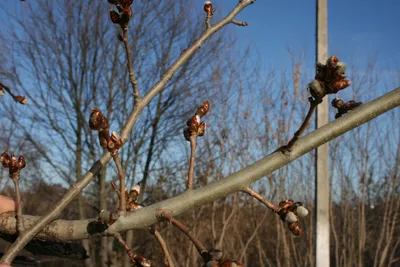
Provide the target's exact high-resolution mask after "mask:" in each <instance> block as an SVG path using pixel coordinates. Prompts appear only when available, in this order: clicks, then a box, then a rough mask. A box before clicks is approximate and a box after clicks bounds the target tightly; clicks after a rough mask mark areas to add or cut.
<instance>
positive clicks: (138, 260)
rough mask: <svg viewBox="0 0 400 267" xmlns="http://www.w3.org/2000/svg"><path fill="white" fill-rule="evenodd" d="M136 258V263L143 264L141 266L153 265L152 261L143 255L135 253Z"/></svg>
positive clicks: (148, 266)
mask: <svg viewBox="0 0 400 267" xmlns="http://www.w3.org/2000/svg"><path fill="white" fill-rule="evenodd" d="M134 260H135V262H136V263H138V264H141V265H139V266H143V267H150V266H151V261H150V260H148V259H146V258H145V257H144V256H142V255H135V257H134Z"/></svg>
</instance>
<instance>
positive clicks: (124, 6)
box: [108, 0, 133, 28]
mask: <svg viewBox="0 0 400 267" xmlns="http://www.w3.org/2000/svg"><path fill="white" fill-rule="evenodd" d="M108 2H109V3H110V4H112V5H115V6H116V8H117V10H118V12H117V11H115V10H110V18H111V21H112V22H113V23H115V24H119V25H120V26H121V28H127V27H128V23H129V20H130V19H131V17H132V8H131V5H132V4H133V0H108Z"/></svg>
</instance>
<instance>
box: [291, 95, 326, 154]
mask: <svg viewBox="0 0 400 267" xmlns="http://www.w3.org/2000/svg"><path fill="white" fill-rule="evenodd" d="M308 100H309V101H310V109H309V110H308V113H307V116H306V117H305V119H304V121H303V123H302V124H301V126H300V128H299V129H298V130H297V132H295V133H294V135H293V138H292V139H291V140H290V141H289V143H288V144H287V145H286V146H284V147H283V149H284V150H283V151H288V152H290V151H292V148H293V146H294V144H295V143H296V141H297V140H298V139H299V137H300V136H301V135H302V134H303V133H304V131H305V130H306V129H307V127H308V125H309V124H310V121H311V117H312V115H313V113H314V111H315V109H316V108H317V106H318V105H319V104H320V103H322V99H319V98H316V99H314V98H312V97H309V98H308Z"/></svg>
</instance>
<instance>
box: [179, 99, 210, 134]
mask: <svg viewBox="0 0 400 267" xmlns="http://www.w3.org/2000/svg"><path fill="white" fill-rule="evenodd" d="M209 110H210V102H208V101H206V102H204V103H203V104H201V106H200V107H199V108H198V109H197V111H196V113H195V115H194V116H193V117H192V118H191V119H189V120H188V121H187V122H186V125H187V126H188V127H186V128H185V129H184V131H183V135H184V136H185V139H186V140H187V141H190V136H193V135H195V136H203V135H204V133H205V131H206V123H205V122H201V121H200V118H202V117H204V116H205V115H206V114H207V112H208V111H209Z"/></svg>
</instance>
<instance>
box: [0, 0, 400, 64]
mask: <svg viewBox="0 0 400 267" xmlns="http://www.w3.org/2000/svg"><path fill="white" fill-rule="evenodd" d="M28 1H34V0H28ZM54 1H56V0H54ZM103 1H104V2H106V0H103ZM136 1H140V0H136ZM193 2H194V5H195V6H196V7H197V8H198V9H199V11H200V12H203V11H202V8H203V3H204V1H203V0H193ZM212 2H213V4H214V6H215V7H218V10H217V12H221V13H220V15H225V14H227V12H228V11H229V10H231V8H233V7H234V6H235V5H236V3H237V0H213V1H212ZM23 5H24V3H23V2H20V1H16V0H2V1H1V3H0V6H2V7H3V8H4V7H5V8H6V9H12V10H13V11H14V12H15V13H16V14H20V15H23V13H24V7H23ZM14 12H13V13H14ZM399 12H400V1H398V0H385V1H378V0H368V1H362V0H351V1H345V0H329V1H328V30H329V34H328V38H329V54H330V55H332V54H335V55H337V56H338V57H339V59H340V60H342V61H345V62H349V61H350V60H353V59H354V60H355V62H357V61H358V60H360V61H361V62H365V61H366V60H367V59H368V58H371V57H376V59H377V64H378V66H379V67H380V68H381V69H383V70H386V71H394V70H395V66H396V63H397V64H398V66H399V67H398V69H397V71H398V70H399V68H400V50H399V49H398V47H399V43H400V34H398V32H399V29H398V28H399V27H400V19H399V18H398V13H399ZM200 14H203V13H200ZM193 15H197V14H193ZM216 19H217V17H216V18H214V21H215V20H216ZM237 19H239V20H244V21H247V22H248V23H249V26H248V27H236V26H233V25H230V26H229V27H230V28H231V30H233V32H234V33H235V35H236V36H237V37H238V39H239V46H242V47H245V46H247V45H249V44H250V45H252V46H253V47H254V48H255V49H256V50H257V52H258V53H260V55H261V56H262V60H263V62H264V63H265V64H267V65H268V66H285V65H286V64H290V58H289V56H288V53H287V47H290V48H291V49H293V51H294V52H305V56H306V57H305V59H306V62H305V63H306V64H307V65H308V66H309V67H313V66H314V62H315V0H313V1H310V0H303V1H299V0H296V1H295V0H289V1H268V0H257V1H256V2H255V3H254V4H253V5H251V6H249V7H248V8H246V9H245V10H244V11H243V12H242V13H240V14H239V16H238V17H237ZM4 20H7V18H6V16H4V13H3V12H2V11H1V8H0V29H1V25H4V24H2V23H1V22H2V21H4Z"/></svg>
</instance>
